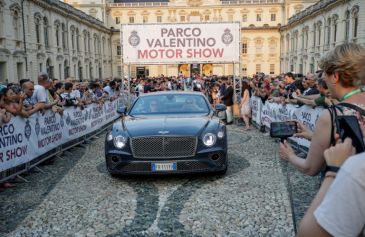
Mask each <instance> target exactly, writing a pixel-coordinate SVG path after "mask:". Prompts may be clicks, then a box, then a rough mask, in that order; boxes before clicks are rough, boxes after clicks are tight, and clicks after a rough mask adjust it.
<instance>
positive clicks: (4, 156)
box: [0, 98, 124, 183]
mask: <svg viewBox="0 0 365 237" xmlns="http://www.w3.org/2000/svg"><path fill="white" fill-rule="evenodd" d="M121 104H124V101H123V98H120V99H118V100H114V101H111V102H109V101H107V102H105V103H104V104H100V105H98V104H91V105H88V106H87V107H86V108H84V109H83V110H81V109H80V108H75V107H68V108H66V109H65V110H64V112H63V115H62V116H61V115H60V114H58V113H53V112H52V111H49V110H48V111H45V112H44V113H40V112H38V113H36V114H33V115H32V116H31V117H29V118H21V117H13V118H12V119H11V121H10V122H9V123H7V124H3V126H1V127H0V183H1V182H4V181H6V180H8V179H10V178H13V177H15V176H17V175H19V174H21V173H24V172H26V171H29V170H30V169H32V168H33V167H34V166H36V165H38V164H39V163H41V162H43V161H45V160H46V159H48V158H50V157H52V156H55V155H57V154H60V153H61V152H62V151H64V150H67V149H69V148H70V147H72V146H75V145H78V144H80V143H82V142H84V141H85V140H86V139H88V138H90V137H92V136H95V135H96V134H97V133H100V132H101V131H102V130H105V129H106V128H107V127H108V126H109V124H110V123H111V122H112V121H114V120H115V119H116V118H118V116H119V115H118V113H117V112H116V111H117V108H118V106H120V105H121Z"/></svg>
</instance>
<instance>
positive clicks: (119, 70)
mask: <svg viewBox="0 0 365 237" xmlns="http://www.w3.org/2000/svg"><path fill="white" fill-rule="evenodd" d="M117 70H118V76H119V77H121V76H122V66H118V69H117Z"/></svg>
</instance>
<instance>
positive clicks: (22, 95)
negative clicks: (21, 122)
mask: <svg viewBox="0 0 365 237" xmlns="http://www.w3.org/2000/svg"><path fill="white" fill-rule="evenodd" d="M25 98H27V96H26V95H25V93H24V92H20V94H19V100H21V101H23V100H25Z"/></svg>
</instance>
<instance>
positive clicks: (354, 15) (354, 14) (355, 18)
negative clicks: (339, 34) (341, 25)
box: [352, 7, 359, 38]
mask: <svg viewBox="0 0 365 237" xmlns="http://www.w3.org/2000/svg"><path fill="white" fill-rule="evenodd" d="M358 25H359V8H358V7H355V8H354V9H353V10H352V27H353V28H352V37H353V38H356V37H357V31H358Z"/></svg>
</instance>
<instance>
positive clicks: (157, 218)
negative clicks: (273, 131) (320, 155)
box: [0, 126, 318, 237]
mask: <svg viewBox="0 0 365 237" xmlns="http://www.w3.org/2000/svg"><path fill="white" fill-rule="evenodd" d="M228 131H229V134H228V138H229V139H228V141H229V169H228V172H227V174H226V175H225V176H217V175H200V176H190V177H187V176H177V177H148V178H143V177H129V178H112V177H111V176H110V175H108V173H107V171H106V167H105V163H104V148H103V143H104V137H101V138H99V139H97V140H95V141H94V142H93V143H92V144H91V145H88V146H87V147H86V148H82V147H77V148H74V149H72V150H71V152H70V153H67V154H65V155H64V156H63V158H59V159H56V160H55V161H54V164H53V165H48V166H43V167H41V168H42V169H43V170H44V171H45V173H44V174H43V173H32V174H29V175H28V176H26V178H27V179H29V180H30V181H31V182H30V183H18V184H17V188H15V189H8V190H5V191H0V198H1V200H2V201H1V202H0V213H1V215H0V223H1V224H0V236H11V237H13V236H14V237H16V236H26V237H28V236H44V237H46V236H110V237H114V236H294V225H293V219H294V220H295V221H298V220H300V218H301V217H302V215H303V212H304V211H305V209H306V207H307V205H308V203H309V201H310V200H311V199H312V197H313V194H314V192H315V191H316V190H317V189H318V182H317V179H316V178H304V179H303V178H302V177H304V176H303V175H299V174H298V173H297V172H296V171H294V170H293V169H289V170H288V169H287V165H286V164H285V163H284V162H282V161H280V160H279V158H278V155H277V152H276V151H277V146H278V144H277V143H275V142H273V140H272V139H270V138H269V137H267V136H264V135H263V134H261V133H259V132H257V131H256V130H252V131H249V132H243V131H242V130H241V128H240V127H237V126H230V127H229V129H228ZM288 172H289V173H288ZM287 174H289V176H290V177H289V180H290V181H291V182H292V183H293V185H289V186H288V176H287ZM288 187H289V188H288ZM288 190H289V191H291V193H293V200H294V202H293V204H294V205H293V207H294V214H295V216H294V218H293V216H292V213H293V212H292V205H291V202H290V198H289V197H290V195H289V192H288ZM303 190H305V191H303Z"/></svg>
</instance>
